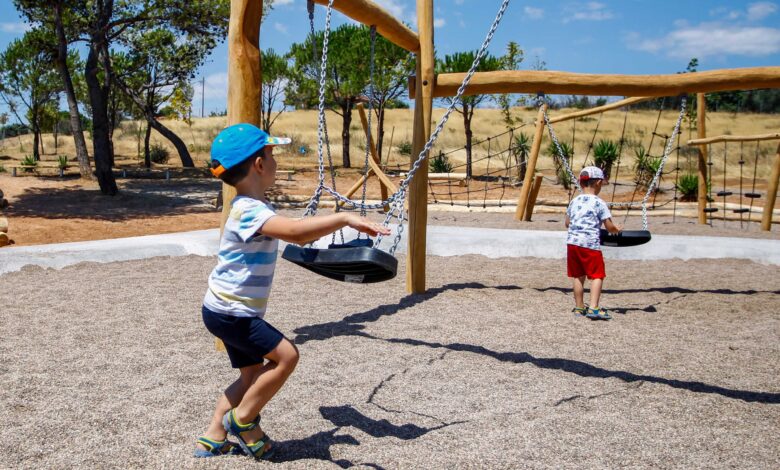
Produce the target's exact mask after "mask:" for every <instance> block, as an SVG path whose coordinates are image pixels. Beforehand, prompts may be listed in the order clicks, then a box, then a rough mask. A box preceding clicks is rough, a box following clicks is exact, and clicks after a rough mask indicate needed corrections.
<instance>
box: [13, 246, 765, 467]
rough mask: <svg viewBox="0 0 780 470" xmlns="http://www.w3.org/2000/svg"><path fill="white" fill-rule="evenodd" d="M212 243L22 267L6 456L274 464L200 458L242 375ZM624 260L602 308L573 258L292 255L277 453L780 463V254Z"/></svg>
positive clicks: (387, 460)
mask: <svg viewBox="0 0 780 470" xmlns="http://www.w3.org/2000/svg"><path fill="white" fill-rule="evenodd" d="M213 263H214V259H213V258H201V257H194V256H192V257H186V258H172V259H168V258H155V259H148V260H142V261H131V262H123V263H111V264H106V265H97V264H82V265H77V266H73V267H70V268H66V269H63V270H61V271H54V270H42V269H39V268H28V269H25V270H23V271H21V272H17V273H12V274H7V275H4V276H2V282H0V305H3V309H2V314H0V330H1V331H2V332H3V335H2V342H0V422H1V423H3V424H2V426H0V442H3V443H4V445H3V447H4V450H3V451H2V452H0V468H57V469H62V468H209V469H212V468H213V469H215V468H264V467H270V466H271V464H269V463H255V462H252V461H250V460H248V459H246V458H243V457H220V458H218V459H211V461H208V462H204V461H196V460H195V459H193V458H191V457H190V454H191V451H192V448H193V443H194V440H195V438H196V437H197V436H198V435H199V433H200V432H203V430H204V429H205V425H206V423H207V421H208V419H209V416H210V414H211V411H212V408H211V407H212V404H213V402H214V400H215V399H216V397H217V396H218V394H219V393H220V390H221V388H222V387H223V386H224V385H225V384H227V383H228V382H229V381H231V380H233V378H234V377H235V375H236V374H235V373H234V372H232V371H231V370H230V368H229V366H228V363H227V358H226V356H224V355H223V354H221V353H216V352H214V348H213V341H212V338H211V337H210V336H209V335H208V333H207V332H206V330H205V328H204V327H203V326H202V324H201V320H200V317H199V315H200V314H199V307H200V301H201V298H202V296H203V293H204V288H205V283H206V276H207V275H208V273H209V271H210V270H211V268H212V266H213ZM607 268H608V273H609V274H611V276H610V277H609V278H608V279H607V283H606V287H607V290H606V294H605V297H604V302H603V303H604V304H605V305H607V306H612V307H613V309H614V310H613V311H614V312H615V318H614V319H613V320H612V321H610V322H592V321H590V320H587V319H584V318H581V317H575V316H574V315H573V314H571V313H569V309H570V308H571V303H572V301H571V298H570V295H571V294H570V288H569V284H568V280H567V279H566V278H565V276H564V275H563V272H564V264H563V261H559V260H538V259H511V260H510V259H499V260H488V259H485V258H482V257H476V256H466V257H457V258H436V257H432V258H431V259H430V262H429V279H430V281H429V288H430V290H429V293H427V294H425V295H417V296H408V295H406V294H405V292H404V277H403V275H401V276H399V277H397V278H396V279H394V280H393V281H391V282H387V283H383V284H380V285H372V286H353V285H346V284H338V283H334V282H333V281H329V280H326V279H323V278H319V277H316V276H314V275H312V274H309V273H308V272H306V271H303V270H301V269H300V268H298V267H295V266H292V265H290V264H288V263H287V262H284V261H280V262H279V265H278V270H277V279H276V282H275V287H274V292H273V295H272V301H271V304H270V311H269V314H268V317H267V318H268V319H269V321H271V322H272V323H273V324H275V325H276V326H277V327H279V328H280V329H281V330H282V331H283V332H285V334H287V335H288V336H289V337H290V338H291V339H293V340H294V341H295V343H296V344H297V345H298V347H299V348H300V351H301V356H302V358H301V362H300V364H299V366H298V369H297V370H296V372H295V373H294V374H293V376H292V377H291V379H290V381H289V382H288V384H287V385H286V386H285V387H284V388H283V389H282V391H281V392H280V394H279V395H278V396H277V397H276V398H275V399H274V400H273V401H272V402H271V403H270V404H269V406H268V407H267V408H266V409H265V410H264V411H263V423H264V427H265V429H266V430H267V431H268V432H269V434H270V435H271V436H272V437H274V438H275V439H276V440H277V441H278V442H277V445H278V448H279V452H278V455H277V457H276V458H275V463H276V464H277V465H276V466H277V467H280V468H307V469H308V468H337V467H343V468H347V467H352V466H358V467H363V468H491V469H493V468H588V467H590V468H592V467H612V468H615V467H625V466H628V467H644V468H647V467H653V468H655V467H662V468H672V467H676V468H692V467H698V468H734V467H738V468H778V466H780V437H778V436H780V408H779V406H780V366H778V363H779V361H778V359H780V341H778V340H779V339H780V313H779V312H778V310H779V309H780V289H779V284H778V282H777V279H778V276H779V275H780V268H778V267H771V266H762V265H758V264H754V263H750V262H744V261H734V260H731V261H717V262H712V261H695V262H682V261H664V262H644V263H637V262H610V263H609V265H608V267H607ZM401 269H403V266H401Z"/></svg>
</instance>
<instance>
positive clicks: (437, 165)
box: [430, 150, 452, 173]
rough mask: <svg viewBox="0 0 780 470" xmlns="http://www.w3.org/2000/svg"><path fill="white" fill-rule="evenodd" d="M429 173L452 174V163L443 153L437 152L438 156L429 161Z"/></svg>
mask: <svg viewBox="0 0 780 470" xmlns="http://www.w3.org/2000/svg"><path fill="white" fill-rule="evenodd" d="M430 168H431V173H450V172H452V163H450V159H449V158H447V156H446V155H444V153H443V152H442V151H441V150H439V154H438V155H436V156H435V157H433V158H432V159H431V162H430Z"/></svg>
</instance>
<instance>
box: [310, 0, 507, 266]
mask: <svg viewBox="0 0 780 470" xmlns="http://www.w3.org/2000/svg"><path fill="white" fill-rule="evenodd" d="M509 1H510V0H503V2H502V3H501V7H500V8H499V10H498V13H497V14H496V17H495V19H494V20H493V23H492V24H491V26H490V30H489V31H488V33H487V35H486V36H485V40H484V41H483V42H482V46H480V49H479V51H478V52H477V55H476V57H475V58H474V62H473V63H472V64H471V68H470V69H469V71H468V73H467V74H466V77H465V78H464V79H463V83H461V85H460V87H459V88H458V91H457V93H456V95H455V98H454V99H453V100H452V102H451V104H450V106H449V107H448V108H447V110H446V111H445V113H444V115H443V116H442V117H441V119H440V120H439V123H438V124H437V126H436V129H435V130H434V132H433V133H431V136H430V137H429V138H428V141H427V142H426V143H425V146H424V147H423V149H422V150H421V151H420V154H419V156H418V157H417V159H416V160H415V162H414V163H413V164H412V166H411V167H410V168H409V172H408V173H407V175H406V177H405V178H404V179H403V180H401V182H400V183H399V186H398V190H397V191H396V192H395V193H394V194H392V195H391V196H390V197H388V198H387V199H385V200H384V201H380V202H379V203H375V204H365V203H358V202H357V201H353V200H351V199H349V198H347V197H345V196H343V195H342V194H340V193H339V192H337V191H336V190H335V189H333V188H330V187H328V186H326V185H325V181H324V179H325V178H324V168H323V167H324V162H323V156H322V146H323V140H322V139H323V132H322V129H323V120H324V115H325V71H326V68H327V59H328V40H329V33H330V23H331V12H332V10H333V2H334V0H329V1H328V6H327V12H326V15H325V32H324V37H323V42H322V63H321V74H320V90H319V106H318V113H319V128H318V138H317V154H318V158H319V176H320V178H319V184H318V185H317V188H316V189H315V191H314V195H313V196H312V198H311V200H310V201H309V205H308V206H307V208H306V214H310V213H313V212H312V211H316V206H317V205H318V204H319V200H320V197H321V196H322V192H323V191H325V192H327V193H328V194H330V195H331V196H333V197H334V198H335V199H336V202H337V203H338V202H339V201H340V202H342V203H343V204H344V205H346V206H348V207H351V208H365V209H372V210H373V209H381V208H383V207H384V206H387V205H391V206H394V207H393V208H392V209H391V210H390V211H389V212H388V216H387V217H386V218H385V221H384V225H386V226H387V225H389V221H390V219H391V215H392V214H394V213H396V212H398V215H399V228H398V234H397V235H396V237H395V240H394V245H393V247H392V248H391V253H393V252H394V251H395V248H396V247H397V245H398V243H399V242H400V240H401V232H402V231H403V224H402V223H400V222H401V221H402V220H404V216H403V204H404V200H405V198H406V193H407V190H408V187H409V183H410V182H411V181H412V179H413V178H414V175H415V173H416V172H417V170H418V169H419V168H420V166H421V165H422V163H423V161H425V158H426V157H427V156H428V153H429V152H430V150H431V148H432V147H433V143H434V142H435V141H436V139H437V138H438V137H439V134H440V133H441V131H442V129H443V128H444V125H445V124H446V123H447V120H448V119H449V117H450V115H451V114H452V112H453V111H454V109H455V103H456V102H457V100H458V99H460V98H461V97H462V96H463V93H464V92H465V90H466V87H467V86H468V84H469V82H470V81H471V78H472V77H473V76H474V73H475V72H476V70H477V67H478V66H479V63H480V62H481V61H482V58H483V57H484V56H485V54H486V53H487V48H488V46H489V45H490V42H491V41H492V39H493V36H494V35H495V32H496V29H497V28H498V25H499V24H500V23H501V19H502V18H503V17H504V13H505V12H506V9H507V7H508V6H509ZM398 206H400V209H399V207H398ZM313 207H314V209H313Z"/></svg>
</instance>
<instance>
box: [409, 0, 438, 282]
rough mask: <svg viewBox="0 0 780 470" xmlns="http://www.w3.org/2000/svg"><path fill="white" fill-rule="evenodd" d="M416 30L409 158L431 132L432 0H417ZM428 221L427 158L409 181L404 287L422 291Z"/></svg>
mask: <svg viewBox="0 0 780 470" xmlns="http://www.w3.org/2000/svg"><path fill="white" fill-rule="evenodd" d="M417 31H418V35H419V37H420V52H418V53H417V73H416V80H417V83H416V87H415V97H414V98H415V99H414V127H413V134H412V156H411V160H412V162H414V160H415V159H417V157H418V156H419V155H420V152H421V151H422V149H423V147H424V146H425V142H426V141H427V140H428V137H429V136H430V135H431V111H432V110H433V84H434V83H433V81H434V75H433V71H434V62H433V61H434V58H433V0H417ZM427 223H428V160H427V158H426V160H425V161H424V162H423V164H422V165H421V166H420V168H419V169H418V170H417V173H416V174H415V176H414V179H413V180H412V182H411V183H410V184H409V249H408V253H407V265H406V290H407V291H409V292H410V293H413V294H421V293H423V292H425V248H426V236H427V227H426V224H427Z"/></svg>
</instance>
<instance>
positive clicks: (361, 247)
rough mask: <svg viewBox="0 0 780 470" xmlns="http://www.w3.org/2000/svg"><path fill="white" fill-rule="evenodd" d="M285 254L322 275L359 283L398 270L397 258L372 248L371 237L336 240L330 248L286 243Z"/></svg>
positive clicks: (388, 276)
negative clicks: (336, 242) (340, 243)
mask: <svg viewBox="0 0 780 470" xmlns="http://www.w3.org/2000/svg"><path fill="white" fill-rule="evenodd" d="M282 258H284V259H286V260H287V261H289V262H291V263H295V264H297V265H298V266H300V267H302V268H304V269H308V270H309V271H311V272H313V273H315V274H319V275H320V276H325V277H327V278H329V279H334V280H336V281H342V282H354V283H357V284H370V283H374V282H382V281H387V280H390V279H392V278H394V277H395V275H396V272H397V271H398V260H397V259H395V257H393V256H392V255H390V254H389V253H386V252H384V251H382V250H380V249H378V248H373V242H372V241H371V240H370V239H356V240H353V241H351V242H349V243H345V244H343V245H336V244H333V245H330V246H328V248H327V249H320V248H303V247H300V246H297V245H287V247H285V249H284V252H282Z"/></svg>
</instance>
